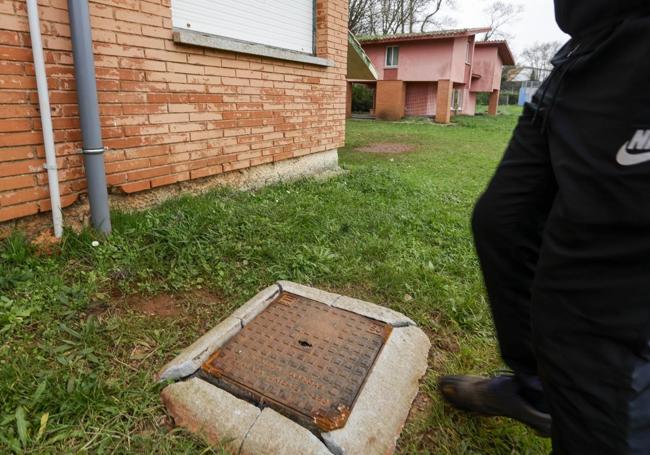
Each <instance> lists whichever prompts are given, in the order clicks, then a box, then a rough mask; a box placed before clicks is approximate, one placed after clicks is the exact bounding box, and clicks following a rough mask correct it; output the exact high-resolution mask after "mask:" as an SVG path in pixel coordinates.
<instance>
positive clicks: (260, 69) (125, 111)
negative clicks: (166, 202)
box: [0, 0, 347, 222]
mask: <svg viewBox="0 0 650 455" xmlns="http://www.w3.org/2000/svg"><path fill="white" fill-rule="evenodd" d="M39 6H40V15H41V31H42V33H43V44H44V47H45V59H46V65H47V73H48V83H49V91H50V101H51V103H52V116H53V122H54V130H55V141H56V152H57V157H58V165H59V168H60V169H59V177H60V182H61V193H62V198H63V201H62V202H63V205H64V206H68V205H70V204H72V203H73V202H75V201H76V200H77V198H78V197H79V195H80V194H81V193H83V192H84V190H85V185H86V182H85V178H84V173H83V168H82V166H81V165H82V157H81V155H80V153H79V148H80V142H79V141H80V132H79V121H78V117H77V115H78V113H77V101H76V93H75V81H74V73H73V66H72V53H71V43H70V29H69V26H68V13H67V1H66V0H39ZM90 12H91V16H92V17H91V24H92V30H93V40H94V46H95V63H96V67H97V87H98V91H99V100H100V111H101V121H102V134H103V138H104V145H105V146H106V148H107V151H106V171H107V175H108V183H109V185H110V188H109V191H111V192H119V193H132V192H137V191H143V190H147V189H150V188H155V187H159V186H162V185H168V184H172V183H174V182H180V181H184V180H190V179H197V178H201V177H206V176H210V175H215V174H219V173H223V172H227V171H231V170H236V169H243V168H247V167H250V166H255V165H260V164H263V163H270V162H273V161H278V160H284V159H289V158H293V157H298V156H302V155H306V154H309V153H316V152H320V151H325V150H329V149H333V148H336V147H339V146H341V145H342V143H343V139H344V126H345V125H344V118H345V89H346V82H345V73H346V62H347V58H346V55H347V0H318V2H317V51H318V55H319V56H321V57H326V58H329V59H331V60H333V61H334V62H335V63H336V65H335V66H334V67H333V68H323V67H318V66H313V65H308V64H301V63H293V62H287V61H282V60H274V59H269V58H263V57H256V56H251V55H245V54H237V53H231V52H225V51H219V50H215V49H208V48H201V47H191V46H186V45H180V44H176V43H174V42H173V41H172V29H171V9H170V0H91V1H90ZM43 164H44V153H43V146H42V134H41V131H40V118H39V114H38V100H37V92H36V81H35V78H34V69H33V64H32V51H31V42H30V37H29V29H28V25H27V12H26V7H25V2H24V1H22V0H16V1H14V0H0V222H2V221H7V220H10V219H14V218H19V217H23V216H27V215H31V214H35V213H38V212H41V211H46V210H48V209H49V201H48V192H47V175H46V173H45V172H44V170H43Z"/></svg>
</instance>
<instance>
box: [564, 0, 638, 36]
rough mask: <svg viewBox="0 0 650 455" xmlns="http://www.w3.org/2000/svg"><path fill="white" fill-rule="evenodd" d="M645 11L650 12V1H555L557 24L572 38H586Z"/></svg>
mask: <svg viewBox="0 0 650 455" xmlns="http://www.w3.org/2000/svg"><path fill="white" fill-rule="evenodd" d="M644 11H650V0H555V18H556V19H557V23H558V24H559V25H560V28H561V29H562V30H563V31H564V32H566V33H568V34H569V35H571V36H572V37H580V36H584V35H586V34H589V33H590V32H594V31H597V30H598V29H601V28H603V27H607V26H609V25H613V24H615V23H616V22H619V21H621V20H622V19H624V18H626V17H628V16H631V15H635V14H638V13H643V12H644Z"/></svg>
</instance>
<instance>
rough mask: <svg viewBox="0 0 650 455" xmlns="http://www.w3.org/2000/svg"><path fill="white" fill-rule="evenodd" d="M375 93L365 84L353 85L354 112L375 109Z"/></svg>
mask: <svg viewBox="0 0 650 455" xmlns="http://www.w3.org/2000/svg"><path fill="white" fill-rule="evenodd" d="M374 94H375V91H374V90H373V89H371V88H370V87H368V86H367V85H363V84H352V112H368V111H370V109H372V107H373V104H374V103H373V98H374Z"/></svg>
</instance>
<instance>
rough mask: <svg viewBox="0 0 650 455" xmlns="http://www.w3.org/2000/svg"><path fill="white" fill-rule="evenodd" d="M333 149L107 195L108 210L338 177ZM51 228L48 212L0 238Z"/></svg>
mask: <svg viewBox="0 0 650 455" xmlns="http://www.w3.org/2000/svg"><path fill="white" fill-rule="evenodd" d="M341 172H342V171H341V168H339V164H338V151H337V150H336V149H332V150H326V151H323V152H318V153H312V154H309V155H303V156H300V157H297V158H292V159H288V160H283V161H276V162H273V163H268V164H261V165H259V166H255V167H251V168H246V169H241V170H236V171H230V172H225V173H223V174H217V175H214V176H210V177H205V178H201V179H196V180H189V181H185V182H179V183H175V184H172V185H167V186H161V187H158V188H154V189H151V190H147V191H143V192H140V193H133V194H128V195H124V194H115V193H113V194H109V204H110V207H111V209H119V210H124V211H129V210H140V209H144V208H148V207H152V206H155V205H157V204H160V203H162V202H164V201H166V200H167V199H170V198H172V197H176V196H180V195H186V194H202V193H205V192H207V191H210V190H211V189H213V188H219V187H222V186H226V187H233V188H237V189H242V190H249V189H256V188H260V187H263V186H265V185H270V184H273V183H278V182H286V181H292V180H298V179H301V178H305V177H316V178H323V179H324V178H328V177H331V176H334V175H338V174H340V173H341ZM89 213H90V210H89V206H88V202H87V200H86V196H85V195H81V196H80V197H79V199H78V200H77V201H76V202H75V203H74V204H73V205H71V206H69V207H67V208H65V209H64V211H63V215H64V222H65V225H66V227H70V228H72V229H74V230H81V228H83V227H85V226H87V225H88V224H89V220H90V218H89ZM50 225H51V215H50V213H49V212H48V213H45V212H44V213H39V214H37V215H32V216H30V217H26V218H20V219H17V220H11V221H7V222H4V223H0V239H3V238H5V237H8V236H9V235H10V234H11V232H13V231H14V230H17V229H19V230H20V231H22V232H23V233H25V234H26V235H27V236H28V237H36V236H38V234H39V233H41V232H43V230H44V229H48V228H49V227H50Z"/></svg>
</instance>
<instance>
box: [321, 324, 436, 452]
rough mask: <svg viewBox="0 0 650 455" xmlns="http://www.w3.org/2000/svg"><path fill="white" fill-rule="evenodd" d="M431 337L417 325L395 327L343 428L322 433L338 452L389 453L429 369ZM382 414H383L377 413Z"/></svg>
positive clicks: (393, 448)
mask: <svg viewBox="0 0 650 455" xmlns="http://www.w3.org/2000/svg"><path fill="white" fill-rule="evenodd" d="M430 347H431V342H430V341H429V338H428V337H427V335H426V334H425V333H424V332H423V331H422V330H421V329H419V328H417V327H414V326H410V327H401V328H399V327H398V328H395V329H393V332H392V333H391V335H390V337H389V338H388V341H387V342H386V344H385V346H384V348H383V349H382V351H381V353H380V354H379V357H378V358H377V360H376V361H375V364H374V365H373V367H372V369H371V371H370V373H369V375H368V379H367V380H366V383H365V384H364V386H363V388H362V389H361V392H360V393H359V396H358V397H357V401H356V403H355V405H354V407H353V408H352V413H351V414H350V417H349V418H348V421H347V423H346V425H345V427H343V428H341V429H339V430H334V431H331V432H329V433H323V434H322V435H321V436H322V438H323V441H324V442H325V445H326V446H327V448H328V449H329V450H330V451H331V452H332V453H333V454H335V455H356V454H364V455H386V454H391V453H393V452H394V450H395V445H396V443H397V439H398V438H399V435H400V433H401V431H402V428H403V426H404V423H405V422H406V419H407V417H408V414H409V411H410V409H411V404H412V403H413V400H414V399H415V397H416V395H417V393H418V390H419V385H420V379H421V378H422V377H423V376H424V374H425V373H426V370H427V358H428V353H429V349H430ZM379 413H381V416H379V415H378V414H379Z"/></svg>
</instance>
